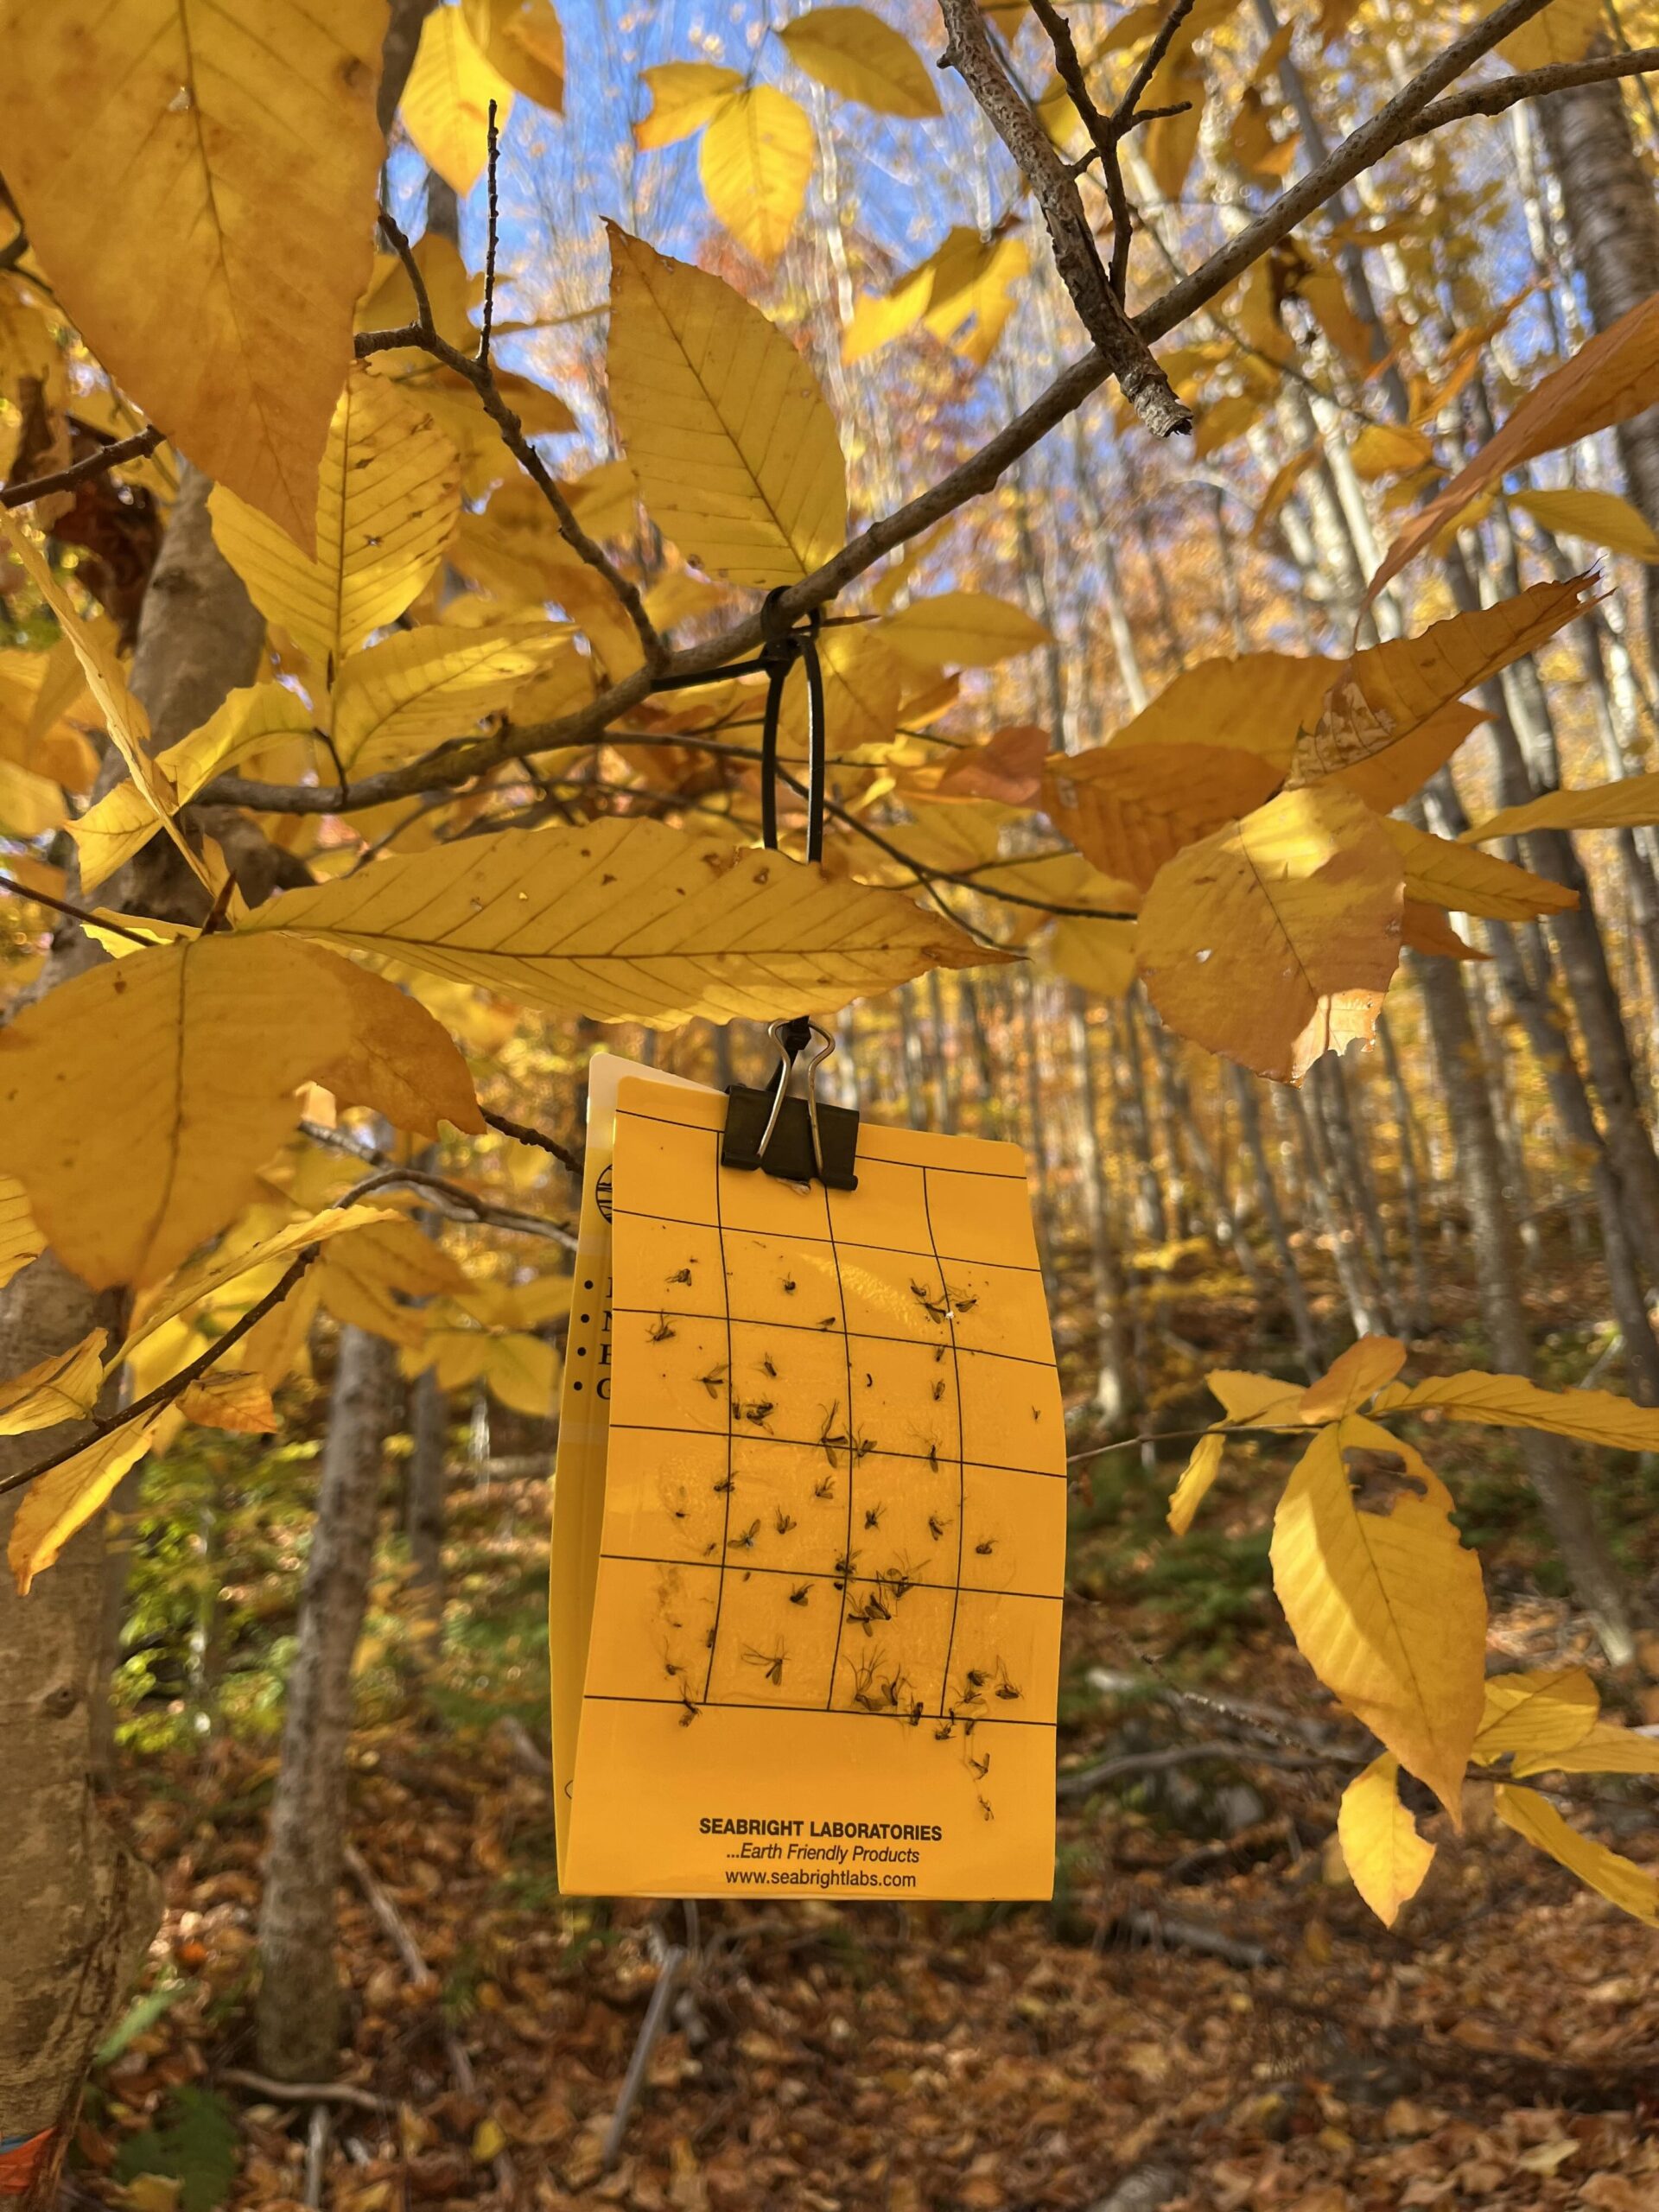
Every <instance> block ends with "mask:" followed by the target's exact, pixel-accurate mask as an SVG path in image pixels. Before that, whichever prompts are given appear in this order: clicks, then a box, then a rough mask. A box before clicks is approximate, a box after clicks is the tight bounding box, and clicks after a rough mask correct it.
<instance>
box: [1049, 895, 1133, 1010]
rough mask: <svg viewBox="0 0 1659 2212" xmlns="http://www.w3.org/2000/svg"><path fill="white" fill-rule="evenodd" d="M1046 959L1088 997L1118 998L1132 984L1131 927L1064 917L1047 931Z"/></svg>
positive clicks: (1131, 925) (1069, 915) (1073, 916)
mask: <svg viewBox="0 0 1659 2212" xmlns="http://www.w3.org/2000/svg"><path fill="white" fill-rule="evenodd" d="M1048 957H1049V959H1050V961H1051V962H1052V963H1053V965H1054V967H1055V968H1057V969H1058V971H1059V973H1060V974H1061V975H1062V976H1065V978H1066V980H1067V982H1072V983H1076V984H1077V985H1079V986H1080V987H1081V988H1082V989H1084V990H1085V991H1087V992H1088V993H1089V994H1090V997H1092V998H1097V999H1121V998H1122V996H1123V995H1124V993H1125V992H1126V991H1127V990H1128V988H1129V985H1130V984H1131V983H1132V982H1134V981H1135V924H1134V923H1133V922H1116V921H1100V922H1094V921H1086V920H1084V918H1082V917H1081V916H1080V915H1072V914H1067V915H1065V916H1063V917H1062V918H1061V919H1060V920H1059V921H1058V922H1056V923H1055V925H1054V927H1053V929H1052V931H1050V932H1049V937H1048Z"/></svg>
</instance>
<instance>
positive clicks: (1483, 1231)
mask: <svg viewBox="0 0 1659 2212" xmlns="http://www.w3.org/2000/svg"><path fill="white" fill-rule="evenodd" d="M1408 960H1409V962H1410V968H1411V971H1412V972H1413V973H1414V976H1415V977H1416V981H1417V985H1418V988H1419V989H1420V990H1421V993H1422V996H1423V1005H1424V1009H1425V1011H1426V1012H1427V1016H1428V1027H1429V1033H1430V1036H1431V1038H1432V1039H1433V1047H1434V1058H1435V1062H1436V1067H1437V1072H1438V1075H1439V1079H1440V1090H1441V1095H1442V1096H1443V1097H1444V1099H1445V1101H1446V1113H1447V1118H1448V1120H1449V1121H1450V1122H1451V1125H1452V1141H1453V1143H1454V1144H1455V1146H1456V1147H1457V1157H1458V1181H1459V1187H1460V1189H1461V1192H1462V1194H1463V1198H1464V1201H1465V1205H1467V1207H1468V1210H1469V1235H1470V1242H1471V1246H1472V1248H1473V1254H1472V1256H1473V1259H1474V1263H1475V1277H1476V1281H1477V1283H1478V1286H1479V1291H1480V1304H1481V1312H1482V1314H1483V1317H1484V1321H1485V1325H1486V1334H1487V1337H1488V1338H1489V1339H1490V1341H1491V1348H1492V1356H1493V1358H1494V1360H1495V1362H1496V1363H1497V1366H1498V1368H1500V1369H1501V1370H1503V1372H1505V1373H1506V1374H1510V1375H1522V1376H1527V1377H1528V1378H1529V1379H1530V1377H1531V1375H1532V1366H1533V1359H1532V1341H1531V1335H1530V1332H1529V1328H1528V1325H1527V1318H1526V1313H1525V1309H1524V1308H1523V1306H1522V1303H1521V1291H1520V1281H1521V1269H1520V1256H1519V1254H1518V1252H1517V1250H1516V1240H1515V1225H1514V1221H1513V1217H1512V1215H1511V1210H1510V1199H1509V1193H1508V1192H1506V1191H1505V1189H1504V1187H1503V1154H1502V1151H1501V1150H1500V1148H1499V1146H1498V1141H1497V1128H1496V1127H1495V1126H1494V1124H1493V1121H1492V1113H1491V1103H1490V1101H1489V1100H1488V1097H1487V1095H1486V1088H1485V1085H1484V1083H1483V1082H1482V1081H1481V1077H1480V1046H1479V1043H1478V1039H1477V1037H1476V1034H1475V1026H1474V1022H1473V1020H1472V1018H1471V1014H1470V1011H1469V1001H1468V997H1467V995H1466V993H1465V989H1464V984H1463V977H1462V976H1460V975H1459V973H1458V970H1457V969H1456V967H1455V965H1454V964H1453V963H1452V962H1451V961H1449V960H1437V959H1427V960H1425V959H1421V958H1419V957H1418V956H1417V955H1415V954H1410V955H1408ZM1516 1435H1517V1442H1518V1445H1519V1449H1520V1452H1521V1458H1522V1465H1524V1466H1525V1468H1526V1471H1527V1475H1528V1478H1529V1480H1530V1482H1531V1484H1532V1486H1533V1489H1534V1490H1535V1491H1536V1493H1537V1496H1538V1502H1539V1503H1540V1504H1541V1506H1542V1508H1543V1510H1544V1516H1545V1518H1546V1519H1547V1520H1548V1522H1549V1526H1550V1530H1551V1533H1552V1534H1553V1535H1554V1539H1555V1541H1556V1543H1557V1545H1558V1546H1559V1547H1560V1554H1561V1563H1562V1565H1563V1567H1565V1568H1566V1570H1567V1581H1568V1584H1569V1586H1571V1588H1572V1591H1573V1597H1574V1598H1575V1599H1576V1600H1577V1602H1578V1603H1579V1605H1580V1606H1582V1608H1583V1609H1584V1611H1585V1612H1586V1614H1587V1615H1588V1616H1589V1618H1590V1620H1591V1623H1592V1625H1593V1627H1594V1629H1595V1631H1596V1634H1597V1636H1598V1637H1599V1639H1600V1641H1601V1646H1602V1649H1603V1650H1605V1652H1606V1654H1607V1656H1608V1658H1609V1659H1610V1660H1611V1662H1612V1663H1613V1664H1614V1665H1615V1666H1616V1667H1622V1666H1624V1665H1626V1664H1627V1663H1628V1662H1630V1659H1631V1657H1632V1656H1634V1653H1635V1649H1636V1636H1635V1630H1636V1625H1637V1624H1636V1620H1635V1616H1634V1610H1633V1608H1632V1606H1631V1604H1630V1598H1629V1594H1628V1592H1626V1590H1625V1588H1624V1580H1623V1578H1622V1577H1621V1575H1620V1573H1619V1572H1618V1567H1616V1566H1615V1565H1614V1563H1613V1560H1612V1556H1611V1553H1610V1552H1609V1551H1608V1549H1607V1546H1606V1541H1605V1538H1604V1537H1603V1535H1602V1534H1601V1531H1600V1529H1599V1528H1598V1527H1597V1525H1596V1520H1595V1515H1594V1512H1593V1510H1592V1507H1591V1503H1590V1496H1589V1492H1588V1491H1586V1488H1585V1486H1584V1484H1582V1483H1581V1482H1580V1481H1579V1479H1578V1478H1577V1477H1576V1476H1575V1475H1574V1473H1573V1470H1572V1468H1571V1466H1570V1465H1569V1464H1568V1461H1567V1453H1566V1450H1565V1448H1564V1446H1562V1443H1561V1440H1560V1438H1559V1437H1554V1436H1548V1435H1545V1434H1544V1433H1542V1432H1541V1431H1540V1430H1536V1429H1522V1430H1519V1431H1518V1432H1517V1433H1516Z"/></svg>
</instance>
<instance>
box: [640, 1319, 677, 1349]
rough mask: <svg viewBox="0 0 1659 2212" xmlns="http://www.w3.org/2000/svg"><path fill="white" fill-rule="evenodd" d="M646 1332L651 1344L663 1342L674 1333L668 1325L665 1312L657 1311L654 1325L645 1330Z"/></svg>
mask: <svg viewBox="0 0 1659 2212" xmlns="http://www.w3.org/2000/svg"><path fill="white" fill-rule="evenodd" d="M646 1333H647V1334H648V1335H649V1337H650V1338H651V1341H652V1344H665V1343H666V1342H667V1341H668V1339H669V1338H670V1337H671V1336H672V1335H673V1334H674V1331H673V1329H672V1327H671V1325H670V1322H669V1319H668V1316H667V1314H666V1313H659V1314H658V1316H657V1324H656V1326H655V1327H654V1328H652V1329H651V1330H649V1331H647V1332H646Z"/></svg>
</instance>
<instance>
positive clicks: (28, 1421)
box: [0, 1329, 106, 1436]
mask: <svg viewBox="0 0 1659 2212" xmlns="http://www.w3.org/2000/svg"><path fill="white" fill-rule="evenodd" d="M105 1341H106V1338H105V1332H104V1331H103V1330H102V1329H94V1330H93V1331H92V1334H91V1336H89V1337H83V1338H81V1340H80V1342H79V1344H72V1345H71V1346H70V1347H69V1349H68V1351H54V1353H53V1354H52V1356H51V1357H50V1358H49V1359H43V1360H41V1363H39V1365H38V1366H35V1367H31V1368H29V1370H28V1371H27V1372H26V1373H25V1374H22V1375H14V1376H10V1378H9V1379H8V1380H6V1381H4V1382H0V1436H22V1435H23V1434H24V1433H26V1432H27V1431H29V1430H30V1429H35V1428H50V1427H53V1426H54V1423H56V1422H58V1421H80V1420H82V1419H84V1418H85V1416H86V1414H89V1413H91V1411H92V1408H93V1407H94V1406H95V1405H96V1404H97V1403H98V1394H99V1391H100V1390H101V1389H103V1388H104V1359H103V1352H104V1346H105Z"/></svg>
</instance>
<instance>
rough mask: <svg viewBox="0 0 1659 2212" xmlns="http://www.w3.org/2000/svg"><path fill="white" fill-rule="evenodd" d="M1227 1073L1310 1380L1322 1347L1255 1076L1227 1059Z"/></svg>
mask: <svg viewBox="0 0 1659 2212" xmlns="http://www.w3.org/2000/svg"><path fill="white" fill-rule="evenodd" d="M1228 1073H1229V1075H1230V1077H1232V1084H1233V1096H1234V1098H1235V1099H1236V1101H1237V1103H1238V1125H1239V1128H1241V1130H1242V1131H1243V1136H1244V1149H1245V1151H1246V1152H1247V1153H1249V1156H1250V1166H1251V1167H1252V1168H1253V1169H1254V1171H1255V1189H1256V1197H1257V1199H1258V1201H1259V1203H1260V1205H1261V1208H1262V1220H1263V1221H1264V1222H1266V1224H1267V1225H1268V1236H1269V1237H1270V1238H1271V1239H1272V1241H1273V1249H1274V1252H1275V1253H1276V1254H1277V1255H1278V1258H1279V1280H1280V1283H1281V1287H1282V1288H1283V1290H1284V1294H1285V1304H1286V1306H1287V1307H1288V1308H1289V1310H1290V1325H1291V1326H1292V1328H1293V1329H1294V1331H1295V1332H1296V1348H1297V1350H1298V1351H1300V1353H1301V1356H1302V1365H1303V1367H1304V1368H1305V1369H1306V1372H1307V1379H1308V1381H1309V1382H1310V1383H1312V1382H1313V1380H1314V1378H1315V1377H1316V1376H1319V1375H1320V1374H1322V1373H1323V1372H1324V1370H1325V1347H1324V1345H1323V1344H1321V1343H1320V1341H1319V1330H1318V1329H1317V1328H1316V1327H1315V1325H1314V1321H1313V1312H1312V1309H1311V1308H1310V1307H1309V1306H1308V1302H1307V1290H1306V1286H1305V1284H1304V1283H1303V1281H1302V1277H1301V1270H1300V1268H1298V1267H1297V1265H1296V1253H1295V1248H1294V1246H1293V1245H1292V1243H1291V1241H1290V1231H1289V1230H1288V1228H1287V1226H1286V1224H1285V1210H1284V1208H1283V1207H1282V1206H1281V1205H1280V1203H1279V1186H1278V1185H1277V1183H1276V1182H1275V1181H1274V1173H1273V1163H1272V1161H1271V1160H1269V1159H1268V1148H1267V1146H1266V1145H1265V1144H1264V1143H1263V1141H1262V1109H1261V1108H1260V1106H1259V1105H1258V1103H1257V1102H1256V1096H1255V1079H1254V1077H1251V1076H1249V1075H1247V1074H1246V1073H1245V1071H1244V1070H1243V1068H1242V1067H1239V1066H1237V1065H1235V1064H1233V1063H1231V1062H1230V1063H1229V1065H1228Z"/></svg>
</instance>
